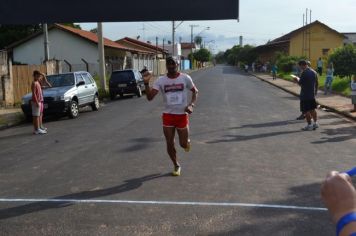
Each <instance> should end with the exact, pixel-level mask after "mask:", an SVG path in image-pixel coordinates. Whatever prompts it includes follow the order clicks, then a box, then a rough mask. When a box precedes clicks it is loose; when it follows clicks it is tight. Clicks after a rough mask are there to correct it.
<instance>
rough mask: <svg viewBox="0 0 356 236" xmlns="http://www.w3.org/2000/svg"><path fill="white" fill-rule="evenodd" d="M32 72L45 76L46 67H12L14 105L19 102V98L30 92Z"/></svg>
mask: <svg viewBox="0 0 356 236" xmlns="http://www.w3.org/2000/svg"><path fill="white" fill-rule="evenodd" d="M34 70H38V71H41V72H43V73H45V74H47V66H46V65H31V66H29V65H14V66H12V77H13V94H14V103H15V104H16V103H19V102H21V98H22V97H23V96H24V95H25V94H27V93H29V92H31V83H32V81H33V77H32V73H33V71H34Z"/></svg>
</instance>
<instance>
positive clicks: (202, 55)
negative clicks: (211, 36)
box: [194, 48, 211, 62]
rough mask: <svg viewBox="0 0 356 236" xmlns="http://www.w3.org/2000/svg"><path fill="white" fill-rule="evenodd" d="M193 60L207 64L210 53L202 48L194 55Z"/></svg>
mask: <svg viewBox="0 0 356 236" xmlns="http://www.w3.org/2000/svg"><path fill="white" fill-rule="evenodd" d="M194 58H195V60H197V61H200V62H208V61H210V59H211V53H210V51H209V50H208V49H206V48H202V49H200V50H198V51H196V52H195V53H194Z"/></svg>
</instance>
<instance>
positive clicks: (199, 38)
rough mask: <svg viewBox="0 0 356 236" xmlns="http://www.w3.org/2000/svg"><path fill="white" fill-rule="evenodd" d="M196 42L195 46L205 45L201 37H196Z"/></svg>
mask: <svg viewBox="0 0 356 236" xmlns="http://www.w3.org/2000/svg"><path fill="white" fill-rule="evenodd" d="M194 42H195V44H197V45H199V46H200V47H201V45H202V43H203V38H202V37H201V36H195V38H194Z"/></svg>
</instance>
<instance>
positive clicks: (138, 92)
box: [136, 86, 142, 97]
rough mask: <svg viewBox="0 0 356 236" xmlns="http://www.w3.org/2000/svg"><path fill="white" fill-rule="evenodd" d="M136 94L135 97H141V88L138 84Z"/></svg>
mask: <svg viewBox="0 0 356 236" xmlns="http://www.w3.org/2000/svg"><path fill="white" fill-rule="evenodd" d="M136 95H137V97H142V90H141V88H140V86H137V91H136Z"/></svg>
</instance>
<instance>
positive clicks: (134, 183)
mask: <svg viewBox="0 0 356 236" xmlns="http://www.w3.org/2000/svg"><path fill="white" fill-rule="evenodd" d="M168 176H171V174H170V173H167V174H152V175H147V176H144V177H140V178H135V179H130V180H126V181H124V182H125V183H124V184H121V185H118V186H114V187H111V188H106V189H99V190H91V191H84V192H80V193H73V194H68V195H63V196H58V197H55V198H52V199H53V200H56V199H57V200H58V202H36V203H30V204H26V205H22V206H16V207H11V208H7V209H1V210H0V220H3V219H7V218H12V217H17V216H22V215H25V214H30V213H34V212H39V211H44V210H49V209H55V208H62V207H68V206H71V205H74V204H75V203H74V202H70V201H66V200H89V199H97V198H100V197H106V196H110V195H114V194H119V193H124V192H129V191H132V190H134V189H137V188H139V187H141V186H142V185H143V184H144V183H145V182H147V181H151V180H154V179H158V178H162V177H168Z"/></svg>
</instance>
